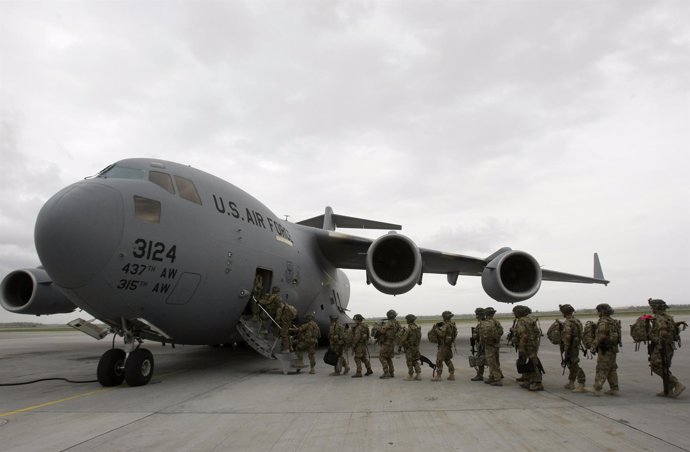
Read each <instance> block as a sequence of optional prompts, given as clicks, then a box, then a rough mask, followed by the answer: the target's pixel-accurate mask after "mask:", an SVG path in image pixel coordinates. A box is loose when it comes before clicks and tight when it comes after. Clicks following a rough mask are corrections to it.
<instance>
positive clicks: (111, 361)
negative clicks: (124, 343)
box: [96, 348, 127, 387]
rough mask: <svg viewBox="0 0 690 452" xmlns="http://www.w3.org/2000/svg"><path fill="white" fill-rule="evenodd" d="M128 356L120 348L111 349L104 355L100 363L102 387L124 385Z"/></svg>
mask: <svg viewBox="0 0 690 452" xmlns="http://www.w3.org/2000/svg"><path fill="white" fill-rule="evenodd" d="M126 356H127V354H126V353H125V351H124V350H120V349H119V348H111V349H110V350H108V351H107V352H105V353H103V355H102V356H101V359H100V360H99V361H98V370H97V371H96V374H97V375H98V382H99V383H100V384H101V386H105V387H110V386H118V385H120V384H122V382H123V381H124V379H125V357H126Z"/></svg>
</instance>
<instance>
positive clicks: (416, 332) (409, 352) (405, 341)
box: [398, 314, 422, 381]
mask: <svg viewBox="0 0 690 452" xmlns="http://www.w3.org/2000/svg"><path fill="white" fill-rule="evenodd" d="M405 320H407V327H405V328H402V329H401V330H400V334H399V336H398V339H399V340H400V344H401V345H402V346H403V347H405V359H406V361H407V373H408V377H407V378H406V380H408V381H410V380H421V379H422V376H421V374H422V365H421V361H420V360H419V359H420V355H419V343H420V342H421V340H422V329H421V328H420V327H419V325H417V324H416V323H414V321H415V320H417V317H416V316H415V315H413V314H408V315H406V316H405ZM412 375H415V377H414V378H413V377H412Z"/></svg>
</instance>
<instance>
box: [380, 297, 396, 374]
mask: <svg viewBox="0 0 690 452" xmlns="http://www.w3.org/2000/svg"><path fill="white" fill-rule="evenodd" d="M397 316H398V313H397V312H395V311H394V310H392V309H391V310H390V311H388V312H386V318H387V319H388V321H387V322H386V323H385V324H384V325H383V326H381V328H379V343H380V346H379V361H381V367H383V375H381V376H380V377H379V378H393V377H394V376H395V369H394V367H393V353H394V352H395V338H396V337H397V336H398V331H400V324H399V323H398V321H397V320H396V319H395V318H396V317H397Z"/></svg>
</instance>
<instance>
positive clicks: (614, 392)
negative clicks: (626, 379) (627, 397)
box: [604, 388, 618, 396]
mask: <svg viewBox="0 0 690 452" xmlns="http://www.w3.org/2000/svg"><path fill="white" fill-rule="evenodd" d="M604 394H607V395H612V396H617V395H618V388H616V389H613V388H611V389H609V390H608V391H606V392H605V393H604Z"/></svg>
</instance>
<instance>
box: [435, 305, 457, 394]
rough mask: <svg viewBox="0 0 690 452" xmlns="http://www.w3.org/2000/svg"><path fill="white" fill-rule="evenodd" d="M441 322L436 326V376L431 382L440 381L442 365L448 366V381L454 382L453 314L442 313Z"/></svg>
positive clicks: (455, 328) (454, 335)
mask: <svg viewBox="0 0 690 452" xmlns="http://www.w3.org/2000/svg"><path fill="white" fill-rule="evenodd" d="M441 316H442V317H443V322H440V324H439V326H438V351H437V352H436V374H435V375H434V377H433V378H432V379H431V381H441V374H442V373H443V363H446V366H448V379H449V380H455V366H453V361H452V358H453V345H454V344H455V337H456V336H457V333H458V329H457V327H456V326H455V322H451V321H450V319H451V318H452V317H453V313H452V312H450V311H443V314H441Z"/></svg>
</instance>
